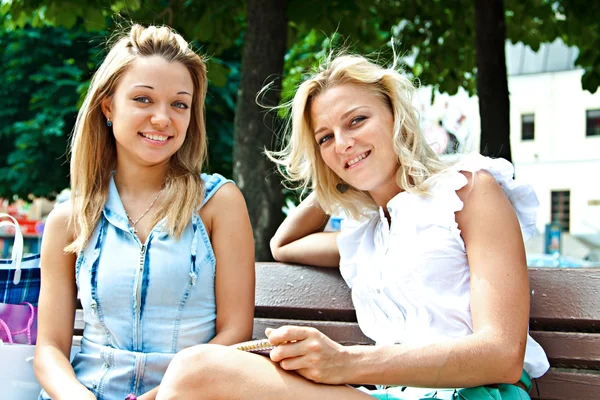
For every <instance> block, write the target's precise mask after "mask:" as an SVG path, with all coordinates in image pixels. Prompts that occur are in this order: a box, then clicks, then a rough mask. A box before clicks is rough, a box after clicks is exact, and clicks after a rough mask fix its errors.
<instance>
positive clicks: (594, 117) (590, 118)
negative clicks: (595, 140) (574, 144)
mask: <svg viewBox="0 0 600 400" xmlns="http://www.w3.org/2000/svg"><path fill="white" fill-rule="evenodd" d="M585 119H586V130H585V136H600V110H587V111H586V112H585Z"/></svg>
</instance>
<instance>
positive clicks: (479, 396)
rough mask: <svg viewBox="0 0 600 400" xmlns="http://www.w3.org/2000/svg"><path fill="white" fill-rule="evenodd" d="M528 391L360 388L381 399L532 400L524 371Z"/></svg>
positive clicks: (511, 388) (511, 387)
mask: <svg viewBox="0 0 600 400" xmlns="http://www.w3.org/2000/svg"><path fill="white" fill-rule="evenodd" d="M519 382H521V383H522V384H523V386H525V387H526V388H527V392H526V391H524V390H523V389H521V388H520V387H518V386H515V385H509V384H499V385H494V386H497V387H488V386H477V387H472V388H463V389H424V388H412V387H402V386H393V387H389V388H387V389H380V390H368V389H365V388H362V387H361V388H359V390H362V391H363V392H365V393H367V394H369V395H370V396H372V397H374V398H376V399H381V400H427V399H441V400H530V399H531V398H530V397H529V394H528V392H529V390H531V378H530V377H529V374H528V373H527V372H525V371H523V374H522V375H521V379H520V380H519Z"/></svg>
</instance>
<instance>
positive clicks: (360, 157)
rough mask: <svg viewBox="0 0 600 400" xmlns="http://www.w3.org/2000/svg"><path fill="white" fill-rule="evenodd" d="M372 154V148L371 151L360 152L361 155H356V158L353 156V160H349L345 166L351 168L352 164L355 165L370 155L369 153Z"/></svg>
mask: <svg viewBox="0 0 600 400" xmlns="http://www.w3.org/2000/svg"><path fill="white" fill-rule="evenodd" d="M370 154H371V150H369V151H366V152H364V153H362V154H360V155H359V156H356V157H355V158H353V159H352V160H350V161H348V162H347V163H346V165H345V166H344V168H346V169H348V168H350V167H351V166H353V165H354V164H356V163H357V162H359V161H362V160H364V159H365V158H367V157H369V155H370Z"/></svg>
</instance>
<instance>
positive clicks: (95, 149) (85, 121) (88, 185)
mask: <svg viewBox="0 0 600 400" xmlns="http://www.w3.org/2000/svg"><path fill="white" fill-rule="evenodd" d="M150 56H160V57H163V58H164V59H165V60H167V61H168V62H179V63H181V64H183V65H184V66H185V67H186V68H187V70H188V71H189V73H190V75H191V77H192V81H193V84H194V96H193V98H192V105H191V119H190V124H189V127H188V130H187V134H186V138H185V141H184V142H183V144H182V146H181V148H180V149H179V150H177V152H176V153H175V154H174V155H173V156H172V157H171V159H170V160H169V163H168V168H167V173H166V176H165V182H164V189H163V192H162V199H163V201H162V203H161V205H160V206H159V207H158V208H157V210H156V212H155V213H154V214H153V216H152V224H153V225H155V224H156V223H157V222H159V221H160V220H161V219H162V218H163V217H165V218H166V225H165V228H166V229H167V230H168V232H169V234H171V235H173V236H175V237H177V238H179V237H180V236H181V234H182V232H183V230H184V228H185V226H186V225H187V221H189V220H190V218H191V216H192V213H194V212H196V211H197V210H198V208H199V207H200V205H201V204H202V198H203V196H204V183H203V181H202V179H201V177H200V173H201V169H202V165H203V164H204V162H205V160H206V154H207V139H206V126H205V109H204V100H205V98H206V90H207V79H206V65H205V62H204V59H203V58H202V57H200V56H199V55H198V54H196V53H195V52H194V51H193V50H192V49H191V48H190V46H189V45H188V43H187V42H186V41H185V40H184V39H183V38H182V37H181V36H180V35H179V34H177V33H175V32H174V31H173V30H172V29H171V28H169V27H166V26H162V27H157V26H149V27H143V26H141V25H137V24H135V25H133V26H132V27H131V29H130V30H129V31H128V32H126V33H124V34H121V35H120V36H119V37H118V38H117V40H116V42H115V43H114V45H113V46H112V48H111V49H110V51H109V53H108V55H107V56H106V58H105V59H104V61H103V62H102V64H101V65H100V67H99V69H98V71H96V73H95V74H94V76H93V78H92V80H91V82H90V87H89V90H88V92H87V95H86V97H85V100H84V102H83V105H82V107H81V109H80V110H79V113H78V115H77V121H76V123H75V128H74V132H73V135H72V139H71V146H70V154H71V190H72V195H71V202H72V213H71V217H70V223H71V226H73V228H74V232H75V236H74V240H73V242H72V243H70V244H69V245H68V246H67V247H66V248H65V251H68V252H73V253H79V252H80V251H82V250H83V248H84V247H85V246H86V244H87V243H88V241H89V240H90V237H91V235H92V233H93V231H94V229H95V227H96V225H97V224H98V221H99V220H100V217H101V213H102V210H103V208H104V204H105V203H106V200H107V199H108V186H109V181H110V176H111V173H112V171H113V170H114V169H115V167H116V160H117V153H116V143H115V138H114V136H113V134H112V131H111V130H110V129H109V128H108V127H107V126H106V119H105V117H104V114H103V113H102V110H101V103H102V101H103V100H104V99H106V98H108V97H110V96H112V95H113V93H114V91H115V89H116V87H117V84H118V82H119V79H120V78H121V77H122V76H123V74H124V73H125V72H126V71H127V69H128V68H129V66H130V65H131V64H132V63H133V62H134V61H135V60H136V59H137V58H139V57H150Z"/></svg>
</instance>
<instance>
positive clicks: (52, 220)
mask: <svg viewBox="0 0 600 400" xmlns="http://www.w3.org/2000/svg"><path fill="white" fill-rule="evenodd" d="M72 213H73V205H72V203H71V201H70V200H69V201H65V202H63V203H60V204H57V205H56V206H55V207H54V209H53V210H52V211H51V212H50V214H49V215H48V218H47V219H46V224H45V227H44V230H45V231H51V232H52V235H58V236H62V237H64V238H73V236H74V229H73V226H72V225H71V223H70V220H71V215H72Z"/></svg>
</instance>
